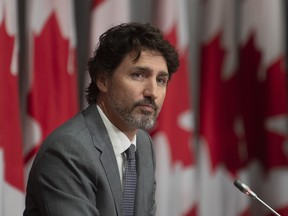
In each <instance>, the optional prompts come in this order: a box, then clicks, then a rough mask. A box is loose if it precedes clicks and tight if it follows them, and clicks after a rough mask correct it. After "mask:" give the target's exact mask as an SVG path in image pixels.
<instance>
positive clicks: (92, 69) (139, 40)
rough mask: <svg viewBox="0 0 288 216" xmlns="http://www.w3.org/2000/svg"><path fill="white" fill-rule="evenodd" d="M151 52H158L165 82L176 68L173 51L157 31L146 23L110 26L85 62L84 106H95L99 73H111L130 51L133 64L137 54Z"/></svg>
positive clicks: (175, 52)
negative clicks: (88, 80) (164, 66)
mask: <svg viewBox="0 0 288 216" xmlns="http://www.w3.org/2000/svg"><path fill="white" fill-rule="evenodd" d="M143 50H151V51H155V52H157V53H160V54H161V55H162V56H163V57H164V59H165V60H166V63H167V68H168V73H169V79H171V76H172V74H173V73H174V72H175V71H176V70H177V68H178V66H179V57H178V53H177V51H176V50H175V48H174V47H173V46H172V45H171V44H170V43H169V42H168V41H167V40H165V39H164V38H163V35H162V33H161V32H160V30H159V29H157V28H155V27H153V26H151V25H150V24H148V23H147V24H141V23H135V22H131V23H124V24H120V25H117V26H115V27H112V28H111V29H109V30H107V31H106V32H105V33H104V34H102V35H101V36H100V39H99V43H98V47H97V49H96V50H95V52H94V54H93V56H92V57H91V58H90V59H89V61H88V70H89V74H90V78H91V83H90V85H89V87H88V88H87V90H86V100H87V102H88V104H92V103H96V101H97V95H98V93H99V89H98V87H97V85H96V80H97V78H98V76H99V75H100V74H101V73H108V74H111V75H112V74H113V72H114V70H115V69H116V68H117V67H118V66H119V65H120V64H121V62H122V60H123V59H124V58H125V57H126V55H127V54H128V53H130V52H131V51H133V52H135V59H134V60H135V61H137V60H138V59H139V57H140V55H141V51H143Z"/></svg>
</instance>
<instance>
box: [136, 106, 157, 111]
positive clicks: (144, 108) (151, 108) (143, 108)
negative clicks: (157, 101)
mask: <svg viewBox="0 0 288 216" xmlns="http://www.w3.org/2000/svg"><path fill="white" fill-rule="evenodd" d="M138 106H139V107H140V108H141V109H142V110H145V111H148V112H155V108H154V107H153V106H152V105H138Z"/></svg>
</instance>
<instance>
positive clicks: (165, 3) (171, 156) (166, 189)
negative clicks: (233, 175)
mask: <svg viewBox="0 0 288 216" xmlns="http://www.w3.org/2000/svg"><path fill="white" fill-rule="evenodd" d="M154 3H155V5H154V7H155V14H154V17H155V24H156V26H157V27H159V28H160V29H161V30H162V31H163V33H164V35H165V38H166V39H167V40H169V41H170V42H171V43H172V44H173V45H174V46H175V47H176V49H177V50H178V51H179V57H180V62H181V63H180V67H179V69H178V71H177V72H176V74H175V75H174V76H172V81H171V82H170V83H169V84H168V90H167V94H166V98H165V102H164V105H163V108H162V110H161V113H160V115H159V117H158V120H157V122H156V126H155V128H154V130H153V131H152V132H151V135H152V138H153V140H154V144H155V151H156V158H157V163H156V165H157V167H156V180H157V190H156V202H157V215H158V216H166V215H169V216H180V215H181V216H184V215H185V216H194V215H196V208H195V205H196V196H197V195H196V187H195V173H196V171H195V166H194V165H195V164H194V162H195V161H194V156H193V153H194V151H193V147H192V131H193V126H194V125H193V113H192V110H191V103H190V102H191V101H190V99H191V95H190V89H189V74H188V63H189V59H188V58H189V51H188V43H189V34H188V29H189V26H188V14H187V12H188V11H187V8H188V7H187V3H188V1H174V0H158V1H155V2H154Z"/></svg>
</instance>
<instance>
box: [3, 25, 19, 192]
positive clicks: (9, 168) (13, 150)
mask: <svg viewBox="0 0 288 216" xmlns="http://www.w3.org/2000/svg"><path fill="white" fill-rule="evenodd" d="M14 43H15V37H14V36H9V35H8V34H7V30H6V26H5V19H4V20H3V22H2V23H1V24H0V73H1V79H0V104H1V106H0V148H3V150H4V170H5V171H4V176H5V179H6V181H7V182H9V184H11V185H13V186H15V187H16V188H18V189H19V190H22V191H24V178H23V152H22V139H21V138H22V136H21V130H20V114H19V107H20V106H19V95H18V76H17V75H13V74H12V73H11V70H10V69H11V61H12V55H13V48H14Z"/></svg>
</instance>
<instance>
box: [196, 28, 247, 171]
mask: <svg viewBox="0 0 288 216" xmlns="http://www.w3.org/2000/svg"><path fill="white" fill-rule="evenodd" d="M226 52H227V51H225V49H224V48H222V47H221V34H220V33H219V34H218V35H216V36H215V37H214V39H213V40H211V41H210V42H209V43H207V44H206V45H203V47H202V54H201V88H200V109H199V112H200V134H201V135H202V136H203V137H205V139H206V140H207V143H208V149H209V153H210V158H211V163H212V170H215V168H216V167H217V166H219V165H224V166H226V168H227V169H228V170H229V171H230V172H231V173H233V174H235V172H236V171H237V170H239V169H240V168H241V167H243V166H244V164H245V162H247V161H246V160H243V159H241V157H240V154H239V139H238V137H237V134H236V133H235V122H236V119H237V118H238V117H239V115H240V110H239V105H240V104H239V99H238V98H239V92H238V87H239V82H238V81H239V80H238V77H237V73H234V75H233V76H232V77H231V78H230V79H227V80H226V79H223V76H222V71H223V66H224V60H225V57H226Z"/></svg>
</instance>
